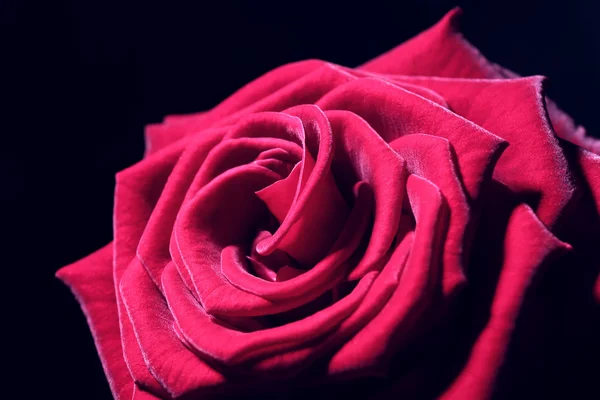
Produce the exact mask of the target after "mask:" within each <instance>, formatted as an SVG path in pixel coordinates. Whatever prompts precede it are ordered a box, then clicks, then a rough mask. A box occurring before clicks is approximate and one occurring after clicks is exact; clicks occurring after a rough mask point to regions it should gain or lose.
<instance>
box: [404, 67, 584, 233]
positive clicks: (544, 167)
mask: <svg viewBox="0 0 600 400" xmlns="http://www.w3.org/2000/svg"><path fill="white" fill-rule="evenodd" d="M394 79H399V80H402V81H409V82H411V83H415V84H420V85H423V86H425V87H428V88H430V89H432V90H435V91H436V92H438V93H440V94H441V95H442V96H444V98H445V99H446V101H447V102H448V105H449V106H450V108H451V109H452V111H454V112H455V113H457V114H459V115H461V116H462V117H464V118H466V119H468V120H469V121H472V122H474V123H476V124H477V125H479V126H481V127H482V128H485V129H486V130H488V131H490V132H492V133H494V134H495V135H498V136H500V137H501V138H502V139H504V140H506V141H507V142H508V143H509V146H508V148H507V149H506V150H505V151H504V152H503V153H502V156H501V157H500V159H499V160H498V163H497V165H496V168H495V169H494V179H496V180H497V181H500V182H502V183H503V184H505V185H506V186H508V187H509V188H510V189H511V190H513V191H515V192H517V194H519V195H520V196H522V197H524V198H522V200H528V199H527V198H528V197H531V195H532V194H537V195H538V196H540V197H539V199H537V200H536V204H530V206H532V207H534V209H535V210H536V214H537V215H538V217H539V218H540V219H541V220H542V222H543V223H545V224H546V225H548V226H550V227H552V226H553V225H554V224H555V223H556V221H557V219H558V217H559V216H560V215H561V213H562V212H563V209H564V208H565V206H566V205H567V203H568V202H569V201H570V200H571V198H572V196H573V192H574V190H575V188H574V186H573V184H572V183H571V181H570V176H569V175H570V174H569V167H568V164H567V160H566V158H565V155H564V154H563V151H562V149H561V147H560V145H559V143H558V140H557V138H556V136H555V134H554V131H553V130H552V126H551V125H550V122H549V121H548V119H547V112H546V107H545V106H544V94H543V88H542V84H543V78H542V77H537V76H534V77H529V78H519V79H507V80H498V79H490V80H483V79H478V80H473V79H451V78H429V77H395V78H394Z"/></svg>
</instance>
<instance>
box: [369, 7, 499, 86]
mask: <svg viewBox="0 0 600 400" xmlns="http://www.w3.org/2000/svg"><path fill="white" fill-rule="evenodd" d="M460 14H461V10H460V9H459V8H454V9H453V10H451V11H450V12H448V13H447V14H446V15H445V16H444V17H443V18H442V19H441V20H440V21H439V22H438V23H437V24H435V25H434V26H432V27H431V28H429V29H427V30H426V31H423V32H422V33H421V34H419V35H418V36H415V37H414V38H412V39H410V40H408V41H406V42H404V43H402V44H401V45H399V46H397V47H395V48H393V49H392V50H390V51H388V52H386V53H383V54H382V55H380V56H378V57H376V58H374V59H373V60H371V61H369V62H367V63H366V64H363V65H362V66H361V67H360V69H364V70H365V71H371V72H378V73H382V74H403V75H426V76H447V77H464V78H467V77H468V78H491V77H493V76H499V75H500V72H499V71H500V67H498V66H497V65H494V64H492V63H490V62H489V61H487V60H486V59H485V58H484V57H483V56H482V55H481V54H480V53H479V51H477V49H476V48H474V47H473V46H471V44H470V43H469V42H467V41H466V40H465V39H464V37H463V36H462V35H461V34H460V32H459V31H458V30H457V25H458V17H459V16H460Z"/></svg>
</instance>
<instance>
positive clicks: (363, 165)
mask: <svg viewBox="0 0 600 400" xmlns="http://www.w3.org/2000/svg"><path fill="white" fill-rule="evenodd" d="M326 114H327V117H328V118H329V120H330V122H331V125H332V129H333V134H334V136H335V144H336V153H335V163H334V165H332V169H333V171H334V174H335V175H336V179H337V180H338V182H341V186H349V185H348V181H350V182H352V181H363V182H366V183H368V184H369V185H370V187H371V188H372V190H373V193H374V197H375V216H374V225H373V230H372V234H371V240H370V241H369V244H368V246H367V249H366V251H365V254H364V255H363V257H362V258H361V261H360V263H359V264H358V265H357V266H356V267H355V268H354V270H353V271H352V272H351V273H350V274H349V276H348V279H350V280H354V279H357V278H360V277H361V276H362V275H364V274H365V273H367V272H369V271H372V270H374V269H376V268H378V266H380V265H379V264H378V263H380V261H381V260H382V259H383V257H385V255H386V254H387V252H388V251H389V249H390V246H391V244H392V241H393V240H394V237H395V235H396V233H397V231H398V224H399V222H400V215H401V208H402V201H403V196H404V180H405V176H406V173H405V168H404V161H403V160H402V159H401V158H400V157H399V156H398V155H397V154H396V153H395V152H393V151H392V150H391V149H390V147H389V146H388V145H387V144H386V143H385V142H384V141H383V140H382V139H381V137H380V136H379V135H378V134H377V132H375V131H374V130H373V129H372V128H371V127H370V126H369V125H368V124H367V123H366V122H365V121H364V120H363V119H361V118H360V117H358V116H357V115H355V114H352V113H350V112H346V111H328V112H327V113H326Z"/></svg>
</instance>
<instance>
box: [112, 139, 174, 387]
mask: <svg viewBox="0 0 600 400" xmlns="http://www.w3.org/2000/svg"><path fill="white" fill-rule="evenodd" d="M185 144H186V141H181V142H179V143H177V144H175V145H173V146H170V147H167V148H165V149H163V150H162V151H159V152H158V153H155V154H153V155H152V156H150V157H148V158H146V159H144V160H143V161H141V162H139V163H138V164H135V165H134V166H132V167H130V168H128V169H126V170H123V171H121V172H119V173H118V174H117V177H116V180H117V185H116V189H115V211H114V242H113V245H114V250H113V251H114V282H115V285H116V286H117V285H119V282H120V281H121V277H122V276H123V273H124V272H125V270H126V269H127V266H128V265H129V263H130V262H131V260H132V259H134V258H135V257H136V248H137V245H138V242H139V239H140V237H141V236H142V232H143V231H144V228H145V226H146V223H147V221H148V219H149V218H150V215H151V213H152V210H153V209H154V205H155V204H156V202H157V201H158V197H159V196H160V194H161V192H162V189H163V187H164V184H165V182H166V180H167V178H168V176H169V173H170V172H171V170H172V169H173V166H174V165H175V162H176V161H177V159H178V158H179V156H180V154H181V152H182V151H183V148H184V146H185ZM116 299H117V308H118V310H119V321H120V323H121V341H122V345H123V352H124V356H125V362H126V363H127V366H128V367H129V370H130V372H131V375H132V376H133V378H134V380H135V382H136V383H139V384H140V385H141V386H143V387H144V388H145V389H148V390H149V391H151V392H152V393H155V394H157V395H159V396H164V395H166V392H165V391H164V388H163V387H162V386H161V385H160V383H159V382H157V380H156V379H155V378H154V377H153V376H152V374H151V373H150V372H149V371H148V368H147V365H146V363H145V360H144V358H143V356H142V353H141V352H140V348H139V347H138V344H137V341H136V338H135V334H134V332H133V328H132V326H131V322H130V321H129V318H127V314H126V311H125V309H124V307H123V304H122V301H121V296H120V292H119V291H118V289H117V290H116Z"/></svg>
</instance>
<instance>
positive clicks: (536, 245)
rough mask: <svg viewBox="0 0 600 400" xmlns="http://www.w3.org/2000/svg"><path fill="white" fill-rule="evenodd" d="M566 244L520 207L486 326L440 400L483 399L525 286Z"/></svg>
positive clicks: (502, 355)
mask: <svg viewBox="0 0 600 400" xmlns="http://www.w3.org/2000/svg"><path fill="white" fill-rule="evenodd" d="M569 249H570V246H569V245H568V244H565V243H563V242H561V241H559V240H558V239H556V237H554V236H553V235H552V234H551V233H550V232H549V231H548V230H547V229H546V228H545V227H544V226H543V224H542V223H541V222H540V221H539V220H538V219H537V218H536V216H535V214H534V213H533V211H532V210H531V209H530V208H529V207H527V206H525V205H521V206H519V207H517V208H516V209H515V210H514V211H513V213H512V215H511V217H510V220H509V222H508V228H507V230H506V242H505V244H504V263H503V266H502V269H501V274H500V279H499V281H498V284H497V286H496V291H495V295H494V300H493V302H492V305H491V312H490V313H491V314H490V318H489V320H488V322H487V325H486V326H485V328H484V329H483V331H482V332H481V334H480V335H479V337H478V338H477V341H476V342H475V344H474V346H473V348H472V350H471V354H470V356H469V360H468V362H467V364H466V366H465V367H464V368H463V370H462V371H461V373H460V375H459V376H458V378H457V379H456V380H455V381H454V383H453V384H452V385H451V387H450V388H449V389H448V390H447V391H446V392H445V393H444V395H443V396H442V397H441V398H442V399H487V398H490V397H491V396H492V393H493V390H494V383H495V381H496V378H497V376H498V374H499V372H500V370H501V367H502V363H503V361H504V358H505V356H506V354H507V350H508V345H509V343H510V340H511V337H512V333H513V330H514V329H515V323H516V320H517V316H518V315H519V311H520V309H521V305H522V303H523V301H524V298H525V294H526V291H527V288H528V287H529V286H530V284H531V281H532V279H533V277H534V275H535V274H536V272H537V270H538V269H539V268H540V267H541V266H542V265H543V264H547V263H548V262H549V261H552V260H553V259H554V258H555V257H556V256H557V255H560V254H562V253H564V252H565V251H566V250H569Z"/></svg>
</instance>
